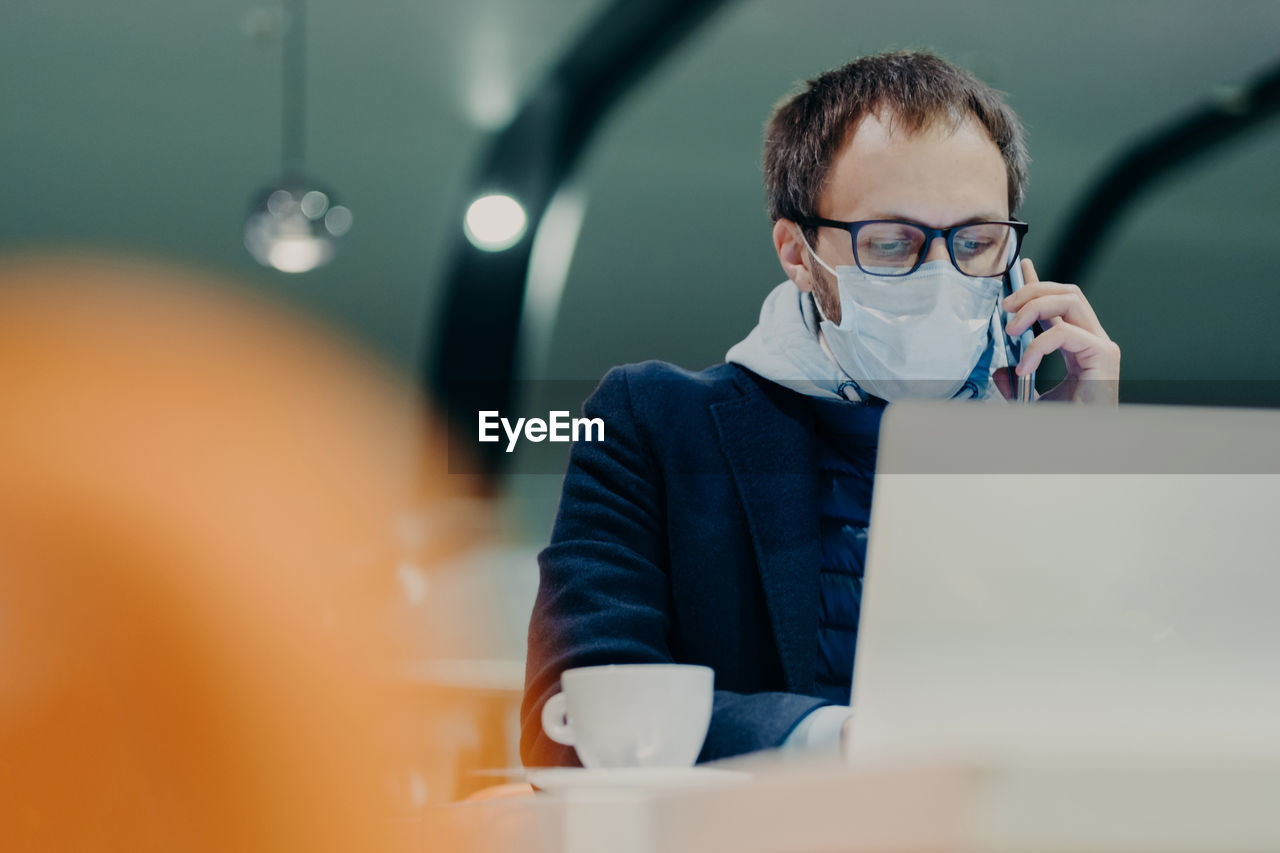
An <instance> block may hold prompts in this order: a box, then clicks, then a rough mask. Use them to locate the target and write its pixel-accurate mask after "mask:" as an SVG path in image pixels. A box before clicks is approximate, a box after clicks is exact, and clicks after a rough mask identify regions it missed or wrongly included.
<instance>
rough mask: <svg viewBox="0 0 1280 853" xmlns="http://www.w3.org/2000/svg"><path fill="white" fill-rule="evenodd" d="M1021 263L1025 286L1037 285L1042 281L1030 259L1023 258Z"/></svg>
mask: <svg viewBox="0 0 1280 853" xmlns="http://www.w3.org/2000/svg"><path fill="white" fill-rule="evenodd" d="M1021 263H1022V281H1023V283H1024V284H1035V283H1036V282H1038V281H1040V276H1039V275H1038V274H1037V273H1036V265H1035V264H1033V263H1031V259H1030V258H1023V259H1022V261H1021Z"/></svg>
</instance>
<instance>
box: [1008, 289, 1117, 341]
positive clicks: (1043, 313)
mask: <svg viewBox="0 0 1280 853" xmlns="http://www.w3.org/2000/svg"><path fill="white" fill-rule="evenodd" d="M1076 307H1077V300H1076V298H1075V297H1074V296H1072V295H1071V294H1070V293H1055V294H1052V295H1050V296H1040V297H1037V298H1035V299H1032V300H1031V301H1030V302H1027V303H1026V304H1024V305H1023V306H1022V307H1021V308H1019V309H1018V313H1016V314H1015V315H1013V317H1012V318H1010V320H1009V322H1008V324H1006V325H1005V330H1006V331H1007V332H1008V333H1009V334H1010V335H1012V336H1013V337H1015V338H1016V337H1017V336H1018V335H1021V334H1022V333H1023V332H1025V331H1026V330H1027V329H1030V328H1031V324H1032V323H1035V322H1037V321H1039V322H1042V323H1045V324H1046V325H1048V324H1049V322H1048V321H1050V320H1052V319H1053V318H1055V317H1063V318H1064V319H1066V321H1067V322H1068V323H1070V322H1071V319H1072V318H1071V317H1070V316H1069V315H1070V314H1071V313H1072V309H1074V308H1076ZM1076 313H1078V312H1076ZM1077 325H1079V324H1077ZM1090 331H1093V332H1094V333H1095V334H1096V333H1097V332H1098V331H1101V330H1100V329H1099V330H1094V329H1090Z"/></svg>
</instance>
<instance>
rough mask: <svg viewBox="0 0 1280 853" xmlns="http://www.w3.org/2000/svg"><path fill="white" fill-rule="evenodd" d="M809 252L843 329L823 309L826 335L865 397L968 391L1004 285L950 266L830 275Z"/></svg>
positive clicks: (841, 270)
mask: <svg viewBox="0 0 1280 853" xmlns="http://www.w3.org/2000/svg"><path fill="white" fill-rule="evenodd" d="M801 239H804V236H803V234H802V235H801ZM805 247H806V248H808V249H809V254H811V255H812V256H813V258H814V260H816V261H817V262H818V263H819V264H821V266H822V268H823V269H825V270H827V271H828V272H830V273H831V274H832V275H834V276H835V277H836V281H837V286H838V288H839V292H840V324H839V325H836V324H835V323H832V322H831V321H830V320H828V319H826V317H825V316H823V315H822V308H821V305H820V303H819V308H818V314H819V316H820V317H822V324H821V329H822V334H823V337H824V338H825V340H826V344H827V347H828V348H829V351H830V354H831V357H832V358H833V359H835V362H836V364H838V365H839V366H840V369H841V370H843V371H844V372H845V373H847V374H848V375H849V377H850V378H851V379H853V381H854V382H856V383H857V385H858V387H859V388H860V389H861V390H862V391H865V392H866V393H868V394H872V395H874V396H876V397H879V398H880V399H882V400H903V399H907V398H930V399H950V398H952V397H954V396H955V395H956V393H957V392H958V391H959V390H960V389H961V388H962V387H964V383H965V381H966V380H967V379H968V378H969V375H970V374H971V373H972V371H973V369H974V367H975V365H977V363H978V359H979V358H981V357H982V354H983V352H984V351H985V350H986V347H987V343H988V340H989V330H990V326H991V317H992V315H993V314H994V312H995V310H996V302H997V300H998V299H999V296H1000V288H1001V284H1000V279H999V278H971V277H970V276H967V275H965V274H964V273H962V272H960V271H959V270H958V269H956V268H955V267H954V266H953V265H952V263H951V261H950V260H945V261H930V262H928V263H925V264H922V265H921V266H920V268H919V269H918V270H916V271H915V272H913V273H912V274H911V275H907V276H899V277H892V276H873V275H868V274H867V273H864V272H863V271H862V270H861V269H859V268H858V267H857V266H854V265H850V266H840V267H836V268H835V269H832V268H831V267H829V266H828V265H827V264H826V262H824V261H823V260H822V259H821V258H819V257H818V255H817V253H815V252H814V251H813V248H812V247H810V246H809V241H808V240H805ZM814 302H815V303H816V302H818V300H817V299H816V298H815V299H814Z"/></svg>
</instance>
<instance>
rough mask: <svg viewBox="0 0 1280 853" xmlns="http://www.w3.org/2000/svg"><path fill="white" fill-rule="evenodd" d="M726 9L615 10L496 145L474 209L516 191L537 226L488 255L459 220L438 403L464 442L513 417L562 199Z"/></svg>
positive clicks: (709, 3) (491, 470) (619, 0)
mask: <svg viewBox="0 0 1280 853" xmlns="http://www.w3.org/2000/svg"><path fill="white" fill-rule="evenodd" d="M725 3H726V0H645V2H642V3H641V2H636V0H615V2H613V3H612V4H610V5H609V6H608V7H607V8H606V9H605V10H604V11H603V12H602V13H601V14H600V15H599V16H598V17H597V18H596V19H595V21H594V22H593V23H592V24H591V25H590V26H588V27H587V29H586V30H585V31H584V32H583V33H582V34H581V36H580V37H579V38H578V39H577V40H576V41H575V42H574V43H573V45H572V46H571V47H570V48H569V50H568V51H567V52H566V53H565V55H564V56H563V58H562V59H561V60H560V61H559V62H558V63H557V64H556V65H555V67H554V68H553V69H552V71H551V73H550V74H549V75H548V77H547V79H546V80H545V81H544V82H543V83H542V85H541V86H539V87H538V88H537V89H536V90H535V91H534V92H533V93H532V94H531V95H530V96H529V98H528V100H527V101H526V102H525V103H524V105H523V106H522V107H521V108H520V110H519V112H518V113H517V114H516V117H515V119H513V120H512V122H511V123H510V124H509V125H507V126H506V127H505V128H504V129H502V130H501V131H499V132H498V133H497V134H496V136H495V137H494V138H493V140H492V142H491V144H490V147H489V150H488V152H487V154H486V155H485V157H484V159H483V160H482V162H481V165H480V168H479V171H478V173H477V175H476V177H475V179H474V180H473V181H472V184H471V193H470V194H469V195H468V198H467V199H466V201H464V202H463V204H464V205H465V204H466V203H468V202H469V201H470V200H471V199H473V198H475V197H476V196H478V195H482V194H485V193H488V192H504V193H507V194H509V195H511V196H513V197H514V198H516V199H518V200H519V201H520V202H521V204H522V205H523V206H524V209H525V211H526V213H527V214H528V217H529V225H528V228H527V230H526V232H525V235H524V237H523V238H522V239H521V240H520V242H519V243H517V244H516V245H515V246H513V247H511V248H510V249H507V250H505V251H502V252H484V251H481V250H479V249H476V248H475V247H473V246H472V245H471V244H470V243H469V242H467V240H466V239H465V238H464V237H463V235H462V229H461V224H462V218H463V213H464V209H459V210H458V211H457V213H456V215H455V218H454V222H455V223H457V228H458V231H457V240H456V242H455V244H454V248H453V252H452V256H451V258H450V261H449V265H448V267H447V271H446V277H445V291H446V295H445V298H444V304H443V309H442V311H441V313H440V315H439V320H438V322H437V325H436V329H435V333H434V334H433V335H431V336H430V338H429V340H430V341H432V342H433V344H434V349H433V350H431V351H429V352H428V354H427V356H426V358H427V364H426V367H427V369H428V371H429V372H428V373H427V377H428V392H429V393H430V394H431V396H432V397H433V398H434V399H435V401H436V402H437V404H438V405H439V406H441V407H442V409H443V411H444V412H445V413H446V415H447V417H448V419H449V420H450V422H451V423H452V425H453V426H454V428H455V429H457V430H459V431H460V434H462V435H470V434H474V433H473V431H474V430H475V428H476V413H477V412H478V411H480V410H497V411H500V412H506V411H508V410H509V406H510V404H511V402H512V397H513V390H514V385H513V382H514V377H515V370H516V364H515V359H516V345H517V333H518V331H519V326H520V315H521V310H522V306H523V303H524V295H525V284H526V279H527V273H528V269H529V259H530V254H531V251H532V248H533V235H534V234H535V233H536V231H537V227H538V224H539V222H540V221H541V220H542V217H543V214H544V213H545V212H546V209H547V205H548V204H549V203H550V201H551V198H552V196H553V195H554V193H555V191H556V189H557V188H558V187H559V186H560V185H561V184H562V183H563V182H564V181H565V179H566V178H567V177H568V176H569V174H570V173H571V171H572V170H573V168H574V166H575V164H576V163H577V161H578V158H579V157H580V155H581V154H582V152H583V150H584V148H585V147H586V145H587V143H588V141H589V139H590V137H591V135H592V133H593V132H594V131H595V130H596V128H597V127H599V125H600V123H601V120H602V119H603V118H604V116H605V114H606V113H607V112H608V110H609V109H610V107H612V106H613V105H614V104H616V103H617V102H618V101H619V100H620V99H621V98H622V96H623V95H625V94H626V92H627V91H628V90H629V89H630V88H631V87H632V85H633V84H635V83H636V81H638V80H639V79H641V78H642V77H643V76H644V75H645V74H646V73H648V72H649V71H650V70H651V69H652V68H653V67H654V66H655V65H657V64H658V63H659V62H660V61H661V60H662V59H663V58H664V57H665V56H666V55H667V54H668V53H669V52H670V51H671V50H672V49H673V48H674V47H676V46H677V45H678V44H680V42H681V41H683V40H684V39H685V38H686V37H687V36H688V35H689V34H690V33H691V32H692V31H693V30H694V29H695V27H697V26H698V25H699V24H701V23H702V22H703V21H705V20H706V19H707V18H708V17H709V16H710V15H711V14H712V13H713V12H714V11H715V10H716V9H718V8H719V7H721V6H723V5H725ZM484 447H485V449H486V450H487V449H489V448H491V449H492V452H489V453H487V454H486V457H485V458H483V459H480V460H478V461H479V464H480V466H481V468H482V470H483V472H484V473H485V474H488V475H490V476H491V477H492V476H496V475H497V474H500V473H501V471H502V468H503V463H504V462H505V461H506V458H507V454H505V453H504V452H503V450H502V447H501V446H500V443H499V444H493V445H484Z"/></svg>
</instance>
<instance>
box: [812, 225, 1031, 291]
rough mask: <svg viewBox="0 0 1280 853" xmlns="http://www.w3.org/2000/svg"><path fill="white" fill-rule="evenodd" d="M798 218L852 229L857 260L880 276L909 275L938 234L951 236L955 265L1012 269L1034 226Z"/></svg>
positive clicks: (993, 272) (976, 270)
mask: <svg viewBox="0 0 1280 853" xmlns="http://www.w3.org/2000/svg"><path fill="white" fill-rule="evenodd" d="M799 224H800V225H802V226H805V227H809V228H818V227H822V226H826V227H828V228H840V229H842V230H844V231H848V232H849V237H850V238H851V239H852V241H853V260H854V262H855V263H857V265H858V268H859V269H860V270H862V271H863V272H865V273H866V274H867V275H876V276H898V275H910V274H911V273H913V272H915V271H916V270H917V269H919V268H920V265H921V264H922V263H924V258H925V255H927V254H929V246H930V245H931V244H932V243H933V241H934V239H935V238H937V237H941V238H942V239H944V240H946V241H947V254H949V255H950V256H951V263H952V264H954V265H955V268H956V269H958V270H960V272H962V273H964V274H965V275H967V276H973V277H974V278H986V277H989V276H997V275H1004V274H1005V273H1007V272H1008V271H1009V269H1010V268H1011V267H1012V266H1013V264H1014V261H1016V260H1017V259H1018V253H1019V252H1020V251H1021V250H1022V238H1023V237H1024V236H1026V233H1027V229H1028V228H1030V226H1029V225H1027V223H1025V222H1014V221H994V222H968V223H965V224H964V225H953V226H952V227H950V228H929V227H927V226H924V225H917V224H916V223H914V222H903V221H901V220H897V219H864V220H862V221H860V222H840V221H839V220H836V219H817V218H815V219H804V220H800V222H799Z"/></svg>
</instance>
